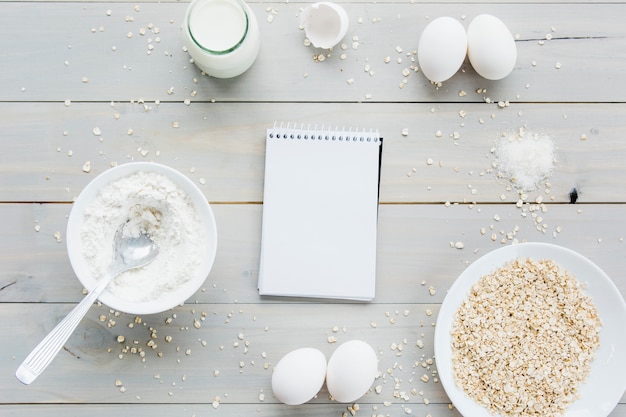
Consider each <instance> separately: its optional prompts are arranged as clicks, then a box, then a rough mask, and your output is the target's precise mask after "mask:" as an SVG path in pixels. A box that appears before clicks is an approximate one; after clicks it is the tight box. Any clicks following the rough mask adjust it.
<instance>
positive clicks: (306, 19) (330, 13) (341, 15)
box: [300, 2, 350, 49]
mask: <svg viewBox="0 0 626 417" xmlns="http://www.w3.org/2000/svg"><path fill="white" fill-rule="evenodd" d="M300 26H301V27H302V28H303V29H304V33H305V34H306V37H307V38H308V39H309V40H310V41H311V43H312V44H313V46H315V47H316V48H324V49H329V48H332V47H333V46H335V45H337V44H338V43H339V42H340V41H341V39H343V37H344V36H345V35H346V33H347V32H348V27H349V26H350V23H349V19H348V13H347V12H346V11H345V10H344V9H343V8H342V7H341V6H339V5H337V4H335V3H331V2H319V3H313V4H311V5H309V6H307V7H306V8H305V9H304V10H303V11H302V15H301V16H300Z"/></svg>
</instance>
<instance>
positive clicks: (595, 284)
mask: <svg viewBox="0 0 626 417" xmlns="http://www.w3.org/2000/svg"><path fill="white" fill-rule="evenodd" d="M526 257H530V258H534V259H551V260H553V261H554V262H555V263H556V264H558V265H560V266H561V267H563V268H565V269H567V270H568V271H569V272H570V273H572V274H573V275H574V276H575V277H576V279H577V280H578V282H580V283H581V284H586V285H587V289H586V290H585V293H586V294H588V295H589V296H591V297H592V299H593V301H594V304H595V305H596V307H597V309H598V313H599V315H600V319H601V320H602V324H603V326H602V329H601V330H600V348H599V349H598V350H597V351H596V357H595V359H594V361H593V362H592V364H591V372H590V374H589V376H588V377H587V379H586V380H585V383H584V384H582V385H581V386H580V391H579V393H580V398H579V399H578V400H576V401H575V402H574V403H572V404H571V405H570V406H569V408H568V409H567V411H566V412H565V415H564V417H606V416H607V415H609V413H610V412H611V411H612V410H613V408H615V406H616V405H617V403H618V402H619V400H620V398H621V397H622V395H623V393H624V390H626V377H624V375H626V327H625V326H626V325H625V324H624V323H626V304H625V303H624V299H623V298H622V296H621V294H620V292H619V290H618V289H617V287H616V286H615V284H614V283H613V281H611V279H610V278H609V277H608V275H606V274H605V273H604V272H603V271H602V270H601V269H600V268H599V267H598V266H596V265H595V264H594V263H593V262H591V261H590V260H589V259H587V258H585V257H583V256H582V255H580V254H578V253H576V252H574V251H572V250H570V249H566V248H563V247H561V246H557V245H552V244H548V243H520V244H517V245H512V246H504V247H502V248H499V249H496V250H494V251H492V252H490V253H488V254H486V255H484V256H482V257H481V258H479V259H478V260H477V261H475V262H474V263H472V264H471V265H470V266H469V267H467V269H465V271H463V273H461V275H460V276H459V277H458V278H457V280H456V281H455V282H454V284H453V285H452V287H451V288H450V290H449V292H448V294H447V296H446V298H445V300H444V302H443V304H442V306H441V310H440V311H439V316H438V319H437V326H436V328H435V360H436V363H437V371H438V372H439V377H440V379H441V383H442V384H443V387H444V389H445V390H446V393H447V394H448V396H449V397H450V400H451V401H452V403H453V404H454V406H455V407H456V408H457V409H458V410H459V411H460V412H461V414H462V415H464V416H466V417H470V416H471V417H493V414H490V413H489V411H487V409H486V408H484V407H483V406H481V405H479V404H478V403H477V402H475V401H474V400H473V399H471V398H470V397H469V396H467V395H466V394H465V392H464V391H463V390H462V389H461V388H459V387H458V386H457V385H456V384H455V382H454V376H453V372H452V361H451V356H452V348H451V339H452V338H451V334H450V330H451V328H452V323H453V321H454V313H455V312H456V311H457V310H458V308H459V307H460V305H461V302H462V301H463V300H464V299H465V298H466V297H467V296H468V294H469V290H470V288H471V287H472V285H474V284H475V283H476V282H477V281H478V280H479V279H480V278H481V277H482V276H483V275H485V274H488V273H490V272H492V271H493V270H494V269H497V268H500V267H502V266H504V264H505V263H506V262H507V261H512V260H514V259H517V258H526Z"/></svg>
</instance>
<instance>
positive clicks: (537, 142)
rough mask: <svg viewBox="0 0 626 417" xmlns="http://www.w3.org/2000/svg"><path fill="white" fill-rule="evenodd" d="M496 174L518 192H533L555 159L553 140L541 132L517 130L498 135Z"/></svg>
mask: <svg viewBox="0 0 626 417" xmlns="http://www.w3.org/2000/svg"><path fill="white" fill-rule="evenodd" d="M495 156H496V167H497V169H498V176H500V177H502V178H507V179H509V180H510V181H511V182H512V183H513V185H514V186H515V187H516V188H517V189H518V190H520V191H533V190H535V189H537V187H538V186H539V183H540V182H541V181H545V180H547V179H548V178H549V177H550V175H551V174H552V171H553V169H554V164H555V161H556V156H555V151H554V141H553V140H552V137H550V136H549V135H547V134H544V133H532V132H525V131H524V130H520V131H519V132H513V133H509V134H507V135H506V136H504V137H502V138H500V141H499V142H498V143H497V147H496V149H495Z"/></svg>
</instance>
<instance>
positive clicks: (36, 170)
mask: <svg viewBox="0 0 626 417" xmlns="http://www.w3.org/2000/svg"><path fill="white" fill-rule="evenodd" d="M149 105H150V109H149V110H148V111H146V110H145V109H144V106H143V105H142V104H137V103H135V104H131V103H115V104H114V105H113V107H112V106H111V105H110V104H109V103H72V104H71V105H70V106H69V107H66V106H65V105H64V104H62V103H0V114H1V115H2V117H0V131H1V132H2V137H3V138H4V139H3V140H2V141H1V142H0V175H1V176H2V178H3V181H1V182H0V201H5V202H18V201H26V202H47V201H55V202H71V201H73V199H74V198H75V197H76V196H77V195H78V194H79V193H80V191H81V190H82V189H83V187H84V186H85V185H86V184H87V183H88V182H89V181H90V180H91V179H93V178H94V177H95V176H96V175H97V174H98V173H100V172H102V171H103V170H106V169H108V168H109V167H110V166H111V164H112V163H118V164H121V163H124V162H129V161H155V162H160V163H163V164H166V165H169V166H171V167H173V168H175V169H178V170H180V171H182V172H183V173H185V174H187V175H188V176H189V177H190V178H191V179H192V180H193V181H194V182H196V184H198V185H199V186H200V188H201V189H202V190H203V191H204V192H205V194H206V196H207V199H208V200H209V201H211V202H215V203H218V202H261V201H262V198H263V173H264V152H265V142H264V141H265V129H267V128H268V127H271V126H272V125H273V124H274V122H275V121H276V120H279V121H280V120H284V121H285V122H291V123H294V122H296V123H304V124H305V126H306V125H309V124H310V125H312V126H314V125H318V124H319V125H320V126H321V124H324V123H325V124H326V125H327V126H329V125H330V126H337V125H338V126H352V127H355V128H361V129H367V128H378V129H379V130H380V133H381V135H382V136H383V137H384V138H385V145H384V152H383V168H382V179H381V188H380V196H381V201H382V202H384V203H395V202H401V203H405V202H419V203H433V202H434V203H444V202H446V201H451V202H464V201H474V202H478V203H511V204H512V203H515V202H516V201H517V199H518V195H517V193H516V192H515V190H512V191H508V190H507V186H509V188H510V184H508V182H507V181H502V180H498V178H497V176H496V175H495V173H489V171H490V170H492V163H493V162H494V157H493V154H492V153H491V148H493V146H494V144H495V143H496V140H497V139H498V138H499V137H500V135H501V134H502V133H503V132H511V131H516V130H517V129H519V128H520V127H526V128H527V129H528V130H529V131H534V132H544V131H545V132H547V133H549V134H550V135H552V136H553V137H554V143H555V146H556V155H557V160H558V161H557V163H556V165H555V168H554V173H553V175H552V176H551V178H550V183H551V188H550V194H546V193H545V191H544V190H543V189H541V190H539V191H538V192H537V193H530V195H529V199H531V200H534V199H535V198H536V197H537V196H538V195H541V196H542V198H543V199H544V200H545V201H546V202H558V203H565V202H569V196H568V194H569V192H570V190H571V189H572V188H573V187H576V188H577V189H578V192H579V196H580V199H579V201H581V202H589V203H602V202H620V203H623V202H626V184H625V183H624V178H626V171H625V170H626V166H625V165H624V164H623V163H622V162H621V161H624V160H626V141H624V140H623V138H624V137H626V126H625V125H624V123H622V119H623V114H625V113H626V107H625V106H624V105H623V104H594V105H588V104H517V105H511V107H508V108H504V109H499V108H497V106H496V105H488V104H484V103H483V104H455V103H442V104H418V103H412V104H382V103H367V104H349V103H324V104H315V103H300V104H298V105H297V106H294V105H293V104H289V103H272V104H271V105H258V104H255V103H211V104H205V103H192V104H191V105H190V106H186V105H184V104H183V103H161V104H160V105H158V106H157V105H155V104H154V103H150V104H149ZM460 113H462V114H463V115H464V117H461V116H460ZM116 114H119V118H118V119H116V118H115V115H116ZM174 122H176V123H178V126H179V127H178V128H174V127H172V124H173V123H174ZM94 128H98V129H99V130H100V131H101V134H100V135H99V136H95V135H94V134H93V133H92V132H93V129H94ZM404 128H406V129H408V135H407V136H403V134H402V130H403V129H404ZM128 129H132V131H133V133H132V135H129V134H128ZM437 131H440V132H441V137H440V138H438V137H437V136H436V132H437ZM455 132H456V133H457V134H458V135H459V139H458V140H454V139H452V138H451V136H453V135H454V134H455ZM583 135H585V137H586V138H587V139H586V140H581V137H583ZM70 153H71V155H72V156H68V155H69V154H70ZM606 155H610V158H606ZM429 158H430V159H432V161H433V164H432V165H429V164H428V163H427V160H428V159H429ZM86 161H90V164H91V171H90V172H89V173H85V172H83V165H84V164H85V162H86ZM192 168H193V173H192V172H191V171H192ZM201 182H204V184H202V183H201ZM502 196H504V197H505V199H504V200H503V199H502V198H503V197H502Z"/></svg>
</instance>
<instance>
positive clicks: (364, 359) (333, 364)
mask: <svg viewBox="0 0 626 417" xmlns="http://www.w3.org/2000/svg"><path fill="white" fill-rule="evenodd" d="M377 373H378V359H377V357H376V352H375V351H374V349H372V347H371V346H370V345H368V344H367V343H366V342H363V341H361V340H350V341H348V342H345V343H343V344H341V345H340V346H339V347H337V349H336V350H335V351H334V352H333V354H332V355H331V357H330V359H329V360H328V367H327V369H326V387H327V388H328V393H329V394H330V395H331V396H332V397H333V398H334V399H335V400H336V401H339V402H342V403H349V402H352V401H355V400H357V399H359V398H361V397H362V396H363V395H365V393H366V392H367V391H368V390H369V389H370V387H371V386H372V383H373V382H374V379H375V378H376V374H377Z"/></svg>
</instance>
